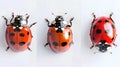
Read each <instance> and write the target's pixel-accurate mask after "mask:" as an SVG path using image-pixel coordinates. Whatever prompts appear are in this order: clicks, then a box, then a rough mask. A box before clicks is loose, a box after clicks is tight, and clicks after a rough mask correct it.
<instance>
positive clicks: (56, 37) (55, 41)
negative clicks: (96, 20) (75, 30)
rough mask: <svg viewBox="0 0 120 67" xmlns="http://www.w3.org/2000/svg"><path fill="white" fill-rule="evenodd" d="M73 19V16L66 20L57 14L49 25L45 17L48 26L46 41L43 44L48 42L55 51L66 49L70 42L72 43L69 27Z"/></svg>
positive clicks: (59, 51)
mask: <svg viewBox="0 0 120 67" xmlns="http://www.w3.org/2000/svg"><path fill="white" fill-rule="evenodd" d="M73 19H74V18H71V19H70V22H66V21H65V20H64V18H63V17H62V16H57V17H56V18H55V20H54V21H53V22H52V24H51V25H50V22H49V21H48V19H45V20H46V22H48V27H49V30H48V33H47V41H48V43H46V45H45V46H47V45H48V44H49V46H50V48H51V49H52V50H53V51H54V52H55V53H61V52H65V51H67V50H68V49H69V48H70V46H71V43H73V34H72V30H71V29H70V27H71V26H72V20H73Z"/></svg>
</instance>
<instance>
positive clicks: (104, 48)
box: [96, 40, 110, 53]
mask: <svg viewBox="0 0 120 67" xmlns="http://www.w3.org/2000/svg"><path fill="white" fill-rule="evenodd" d="M105 42H106V41H105V40H101V44H98V45H96V47H98V48H99V51H100V52H102V53H104V52H106V51H107V48H108V47H110V45H108V44H105Z"/></svg>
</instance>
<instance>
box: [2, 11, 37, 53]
mask: <svg viewBox="0 0 120 67" xmlns="http://www.w3.org/2000/svg"><path fill="white" fill-rule="evenodd" d="M3 17H4V16H3ZM28 18H29V15H27V17H26V19H24V18H23V16H22V15H17V16H15V17H14V13H12V19H11V20H10V24H8V20H7V18H6V17H4V19H5V21H6V26H7V29H6V35H5V36H6V42H7V44H8V47H7V49H6V51H7V50H8V49H9V48H11V49H12V50H13V51H17V52H18V51H24V50H26V49H28V50H31V49H30V48H29V45H30V43H31V40H32V33H31V30H30V28H31V27H32V26H33V25H34V24H36V23H33V24H31V25H30V26H27V24H28Z"/></svg>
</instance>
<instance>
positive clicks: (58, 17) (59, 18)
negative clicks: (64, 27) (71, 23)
mask: <svg viewBox="0 0 120 67" xmlns="http://www.w3.org/2000/svg"><path fill="white" fill-rule="evenodd" d="M63 20H64V19H63V17H62V16H57V17H56V18H55V21H63Z"/></svg>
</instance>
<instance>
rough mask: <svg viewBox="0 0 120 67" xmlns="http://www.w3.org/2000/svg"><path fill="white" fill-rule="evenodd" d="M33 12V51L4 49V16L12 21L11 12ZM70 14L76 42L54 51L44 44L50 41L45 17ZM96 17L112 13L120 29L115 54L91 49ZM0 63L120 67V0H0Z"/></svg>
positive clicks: (5, 66) (39, 66)
mask: <svg viewBox="0 0 120 67" xmlns="http://www.w3.org/2000/svg"><path fill="white" fill-rule="evenodd" d="M12 12H14V13H15V14H22V15H24V14H25V13H28V14H29V15H30V19H29V24H31V23H32V22H37V24H36V25H35V26H33V27H32V28H31V30H32V32H33V36H34V37H33V40H32V43H31V46H30V48H31V49H32V52H30V51H28V50H26V51H24V52H19V53H16V52H13V51H12V50H8V51H7V52H6V51H5V49H6V48H7V44H6V41H5V36H4V35H5V30H6V26H5V21H4V19H3V18H2V16H6V17H7V18H8V19H9V20H10V18H11V13H12ZM52 12H53V13H55V14H56V13H58V12H60V13H62V14H63V13H65V12H67V13H68V14H67V15H65V16H64V18H65V19H66V20H67V21H68V20H69V19H70V18H71V17H75V19H74V21H73V26H72V27H71V28H72V30H73V36H74V45H72V46H71V48H70V50H68V51H67V52H65V53H60V54H55V53H54V52H52V51H51V50H50V49H49V47H46V48H45V47H44V44H45V43H46V42H47V35H46V34H47V30H48V27H47V23H46V22H45V21H44V18H48V19H49V20H50V21H52V20H54V18H55V16H53V15H51V13H52ZM92 12H95V14H96V16H97V17H99V16H109V14H110V13H111V12H113V13H114V14H113V16H112V18H113V20H114V21H115V24H116V28H117V34H118V35H117V39H116V41H115V43H116V44H117V45H118V47H114V46H113V47H112V49H111V50H109V52H110V51H111V52H112V54H110V53H109V52H107V53H96V54H94V52H97V50H96V49H92V50H90V49H89V48H90V46H91V41H90V37H89V30H90V25H91V22H92V19H93V17H92V15H91V13H92ZM0 16H1V18H0V66H1V67H119V66H120V46H119V44H120V35H119V34H120V30H119V29H120V1H119V0H1V1H0Z"/></svg>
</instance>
